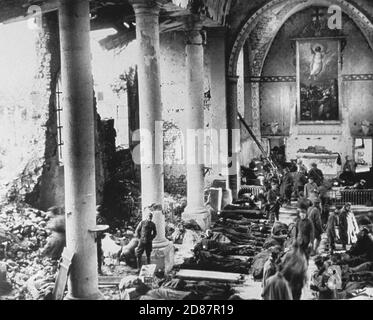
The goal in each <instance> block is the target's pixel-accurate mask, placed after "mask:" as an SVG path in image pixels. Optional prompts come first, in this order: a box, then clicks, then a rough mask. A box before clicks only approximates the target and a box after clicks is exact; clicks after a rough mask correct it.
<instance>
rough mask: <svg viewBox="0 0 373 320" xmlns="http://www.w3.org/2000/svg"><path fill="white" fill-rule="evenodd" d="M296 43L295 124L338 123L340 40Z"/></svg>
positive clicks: (330, 39)
mask: <svg viewBox="0 0 373 320" xmlns="http://www.w3.org/2000/svg"><path fill="white" fill-rule="evenodd" d="M296 41H297V90H298V110H297V111H298V114H297V118H298V123H300V124H302V123H333V122H339V121H340V102H339V87H340V73H341V72H340V71H341V63H340V61H341V59H340V41H339V39H338V38H337V39H336V38H307V39H296Z"/></svg>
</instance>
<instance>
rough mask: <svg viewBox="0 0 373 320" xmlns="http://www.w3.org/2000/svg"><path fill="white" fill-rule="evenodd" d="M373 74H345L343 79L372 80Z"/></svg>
mask: <svg viewBox="0 0 373 320" xmlns="http://www.w3.org/2000/svg"><path fill="white" fill-rule="evenodd" d="M372 80H373V74H343V75H342V81H372Z"/></svg>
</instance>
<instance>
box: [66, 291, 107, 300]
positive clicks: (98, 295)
mask: <svg viewBox="0 0 373 320" xmlns="http://www.w3.org/2000/svg"><path fill="white" fill-rule="evenodd" d="M63 300H105V297H104V295H103V294H102V293H101V292H100V291H97V293H94V294H92V295H90V296H87V297H79V298H77V297H74V296H72V295H71V293H68V294H67V295H66V296H65V297H64V298H63Z"/></svg>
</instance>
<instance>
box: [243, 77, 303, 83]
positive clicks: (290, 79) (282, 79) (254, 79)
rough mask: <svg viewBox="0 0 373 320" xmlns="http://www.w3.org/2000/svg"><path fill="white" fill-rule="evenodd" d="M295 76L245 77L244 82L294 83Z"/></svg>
mask: <svg viewBox="0 0 373 320" xmlns="http://www.w3.org/2000/svg"><path fill="white" fill-rule="evenodd" d="M296 80H297V79H296V76H262V77H245V82H247V83H249V82H296Z"/></svg>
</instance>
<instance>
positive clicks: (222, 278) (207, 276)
mask: <svg viewBox="0 0 373 320" xmlns="http://www.w3.org/2000/svg"><path fill="white" fill-rule="evenodd" d="M175 276H176V277H177V278H182V279H192V280H212V281H217V282H235V283H238V282H240V281H242V280H243V275H242V274H240V273H229V272H216V271H204V270H189V269H181V270H180V271H178V272H177V273H176V275H175Z"/></svg>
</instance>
